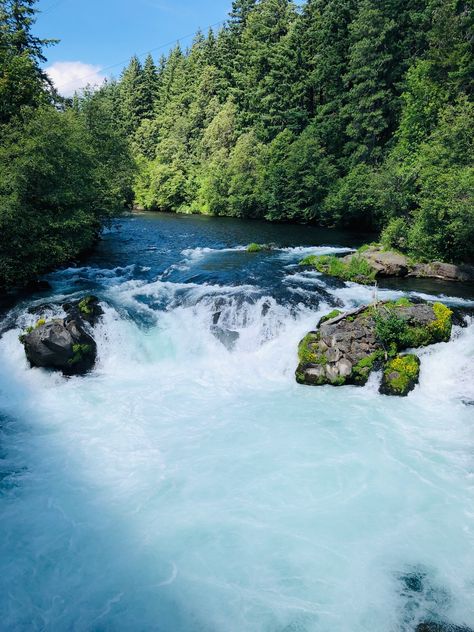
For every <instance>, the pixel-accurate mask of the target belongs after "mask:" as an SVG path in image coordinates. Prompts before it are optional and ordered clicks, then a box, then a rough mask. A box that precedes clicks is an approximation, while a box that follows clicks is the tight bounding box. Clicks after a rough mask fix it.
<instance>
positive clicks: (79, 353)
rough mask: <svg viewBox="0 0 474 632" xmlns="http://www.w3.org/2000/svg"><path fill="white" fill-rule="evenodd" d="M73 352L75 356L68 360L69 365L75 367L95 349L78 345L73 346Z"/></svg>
mask: <svg viewBox="0 0 474 632" xmlns="http://www.w3.org/2000/svg"><path fill="white" fill-rule="evenodd" d="M72 351H73V353H74V355H73V357H72V358H71V359H70V360H68V364H70V365H71V366H74V365H75V364H79V362H82V361H83V360H84V358H85V357H87V356H88V355H89V354H90V353H91V352H92V351H93V349H92V346H91V345H89V344H76V345H72Z"/></svg>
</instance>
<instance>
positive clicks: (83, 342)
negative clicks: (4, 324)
mask: <svg viewBox="0 0 474 632" xmlns="http://www.w3.org/2000/svg"><path fill="white" fill-rule="evenodd" d="M22 342H23V345H24V347H25V353H26V357H27V358H28V361H29V362H30V364H31V366H35V367H42V368H47V369H54V370H59V371H62V372H63V374H64V375H83V374H84V373H87V372H88V371H90V370H91V369H92V368H93V366H94V363H95V360H96V355H97V345H96V343H95V340H94V339H93V338H92V336H90V335H89V334H88V333H87V332H86V331H85V329H84V327H83V324H82V323H81V322H79V321H77V320H72V319H70V320H66V319H55V320H52V321H50V322H48V323H45V324H42V325H40V326H39V327H36V328H35V329H33V331H31V332H29V333H27V334H25V335H24V336H22Z"/></svg>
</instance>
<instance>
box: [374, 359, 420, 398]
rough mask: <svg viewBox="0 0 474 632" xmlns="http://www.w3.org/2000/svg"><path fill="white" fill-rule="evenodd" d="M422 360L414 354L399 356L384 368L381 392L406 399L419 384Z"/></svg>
mask: <svg viewBox="0 0 474 632" xmlns="http://www.w3.org/2000/svg"><path fill="white" fill-rule="evenodd" d="M419 377H420V359H419V358H418V356H416V355H414V354H407V355H397V356H395V358H392V359H390V360H389V361H388V362H387V363H386V364H385V366H384V371H383V376H382V383H381V385H380V392H381V393H382V394H383V395H399V396H401V397H405V396H406V395H408V393H410V391H412V390H413V389H414V388H415V386H416V385H417V384H418V380H419Z"/></svg>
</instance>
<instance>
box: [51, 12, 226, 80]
mask: <svg viewBox="0 0 474 632" xmlns="http://www.w3.org/2000/svg"><path fill="white" fill-rule="evenodd" d="M60 1H61V2H64V1H65V0H60ZM225 22H226V20H220V22H216V23H215V24H210V25H209V26H207V27H206V29H213V28H215V27H217V26H221V25H222V24H224V23H225ZM195 34H196V31H194V32H193V33H188V34H187V35H183V36H182V37H178V38H177V39H173V40H171V41H169V42H166V44H160V46H156V47H155V48H150V50H147V51H145V52H144V53H139V54H138V55H136V56H137V57H138V59H140V58H142V57H145V55H149V54H150V53H155V52H156V51H158V50H162V49H163V48H168V47H169V46H171V45H172V44H178V43H179V42H180V41H182V40H186V39H189V38H190V37H193V36H194V35H195ZM129 59H130V58H129V57H128V58H127V59H123V60H122V61H119V62H117V63H115V64H111V65H110V66H106V67H105V68H101V69H100V71H99V72H101V73H103V72H106V71H107V70H111V69H112V68H116V67H117V66H122V65H123V64H126V63H127V61H129ZM96 74H97V72H93V73H90V74H88V75H84V76H83V77H76V78H75V79H74V80H72V81H68V82H67V83H63V84H61V85H58V86H56V88H57V89H58V90H60V89H64V88H67V87H68V86H70V85H71V84H73V83H75V82H76V81H78V80H80V81H84V80H85V79H89V78H90V77H95V76H96Z"/></svg>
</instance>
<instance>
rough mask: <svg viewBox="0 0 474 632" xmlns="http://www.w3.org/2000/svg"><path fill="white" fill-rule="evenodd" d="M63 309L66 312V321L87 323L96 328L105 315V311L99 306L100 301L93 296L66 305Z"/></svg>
mask: <svg viewBox="0 0 474 632" xmlns="http://www.w3.org/2000/svg"><path fill="white" fill-rule="evenodd" d="M63 309H64V311H65V312H66V320H79V321H85V322H87V323H89V324H90V325H92V326H94V325H96V324H97V321H98V320H99V318H100V317H101V316H102V315H103V313H104V310H103V309H102V307H101V306H100V305H99V299H98V298H97V296H93V295H92V294H90V295H88V296H84V298H81V299H80V300H79V301H72V302H71V303H65V304H64V305H63Z"/></svg>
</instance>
